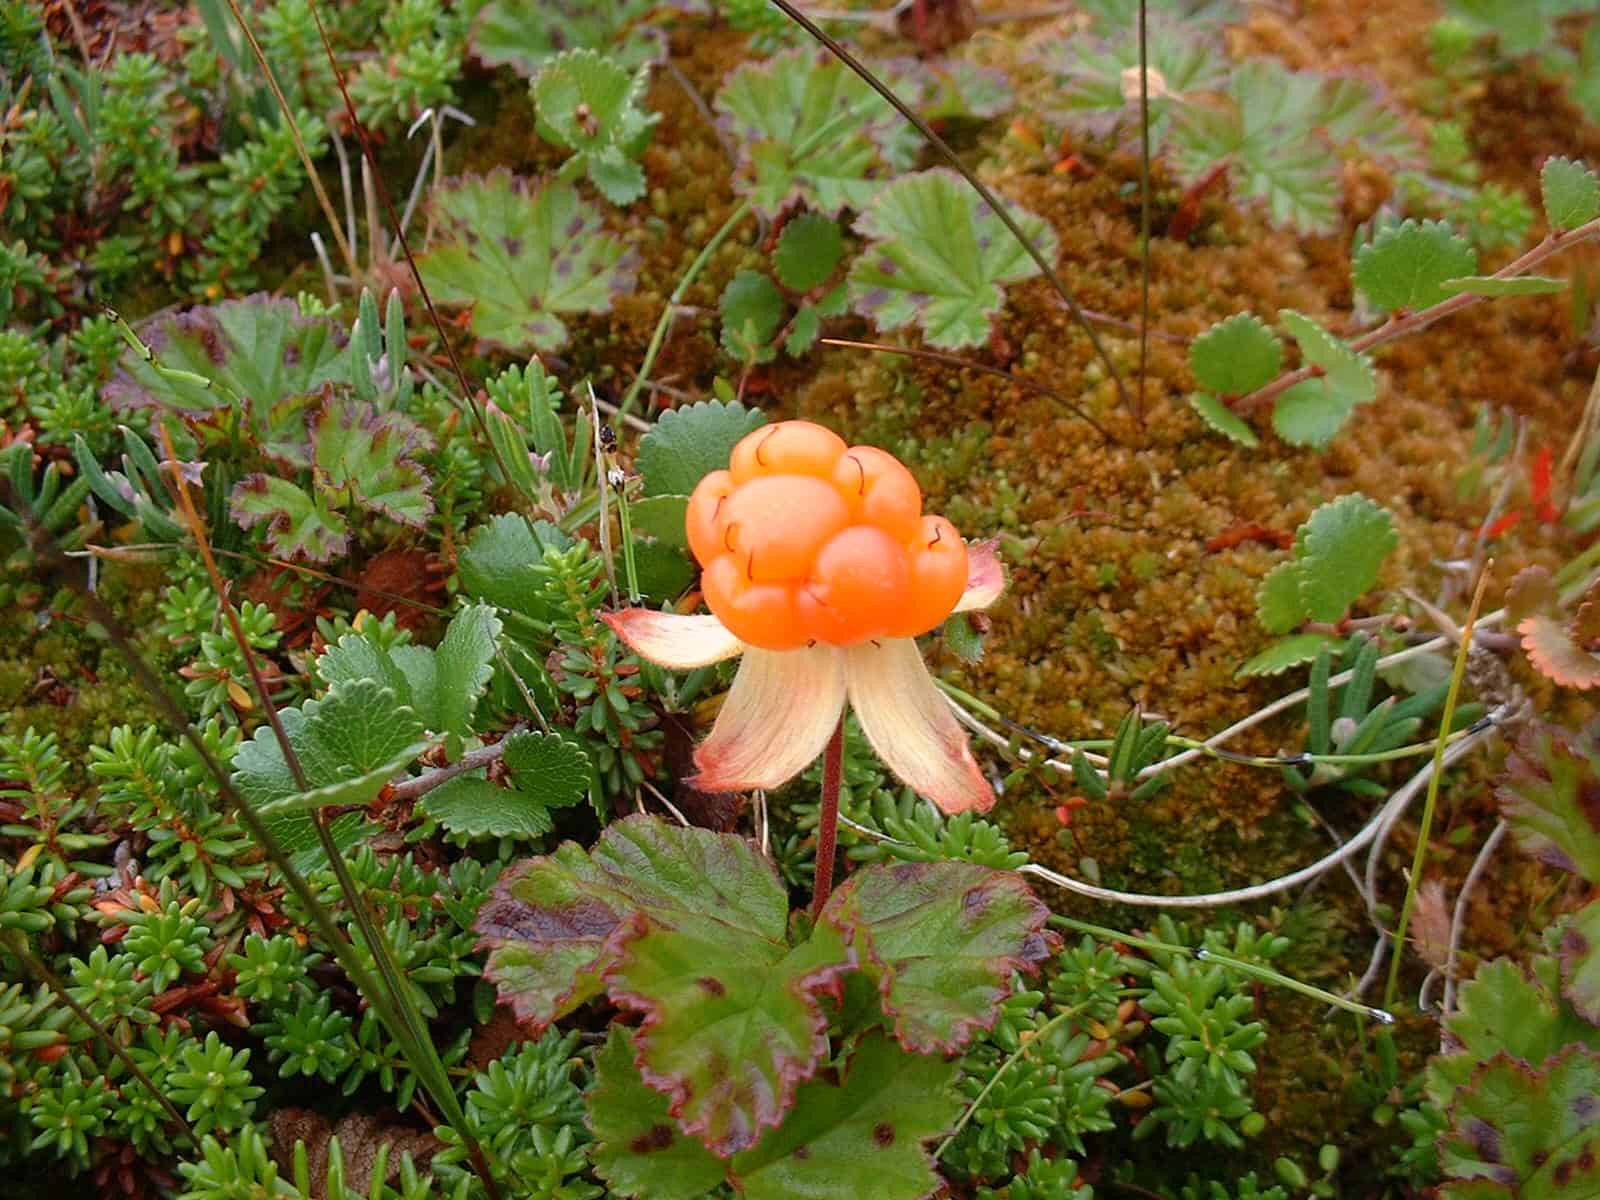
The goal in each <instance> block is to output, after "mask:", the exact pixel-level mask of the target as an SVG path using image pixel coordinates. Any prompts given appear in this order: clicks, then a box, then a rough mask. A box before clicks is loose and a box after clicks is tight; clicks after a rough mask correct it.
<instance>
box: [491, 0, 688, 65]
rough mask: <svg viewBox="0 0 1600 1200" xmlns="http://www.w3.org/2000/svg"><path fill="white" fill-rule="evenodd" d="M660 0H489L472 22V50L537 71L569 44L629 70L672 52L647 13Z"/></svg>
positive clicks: (495, 62)
mask: <svg viewBox="0 0 1600 1200" xmlns="http://www.w3.org/2000/svg"><path fill="white" fill-rule="evenodd" d="M659 7H660V4H659V3H658V0H606V3H604V4H596V3H594V0H489V2H488V3H487V4H485V5H483V7H481V8H480V9H478V15H477V17H476V19H475V20H474V21H473V23H472V29H471V31H470V34H469V39H470V41H471V44H472V52H473V53H474V54H476V55H477V56H478V59H479V61H481V62H483V63H484V64H485V65H487V66H491V67H501V66H508V67H511V68H512V69H513V70H514V71H516V72H517V73H518V74H519V75H532V74H533V73H534V72H535V71H537V70H538V69H539V68H540V67H541V66H543V65H544V64H545V63H546V62H548V61H549V60H550V59H551V58H554V57H555V56H556V55H557V54H559V53H561V51H563V50H570V49H575V48H578V47H587V48H589V49H593V50H600V51H603V52H604V53H605V55H606V57H607V58H608V59H610V60H611V61H612V62H614V63H616V64H617V65H618V66H621V67H623V68H624V69H627V70H632V69H633V68H635V67H641V66H644V65H645V64H646V63H655V62H660V61H661V59H662V58H664V57H665V56H666V46H665V42H664V40H663V39H662V38H661V36H660V35H659V34H658V33H657V32H656V31H654V30H652V29H649V28H647V27H646V25H645V22H644V20H643V18H644V17H645V16H647V15H648V14H649V13H650V12H651V11H652V10H654V9H656V8H659Z"/></svg>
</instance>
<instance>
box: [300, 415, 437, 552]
mask: <svg viewBox="0 0 1600 1200" xmlns="http://www.w3.org/2000/svg"><path fill="white" fill-rule="evenodd" d="M432 445H433V441H432V439H431V438H430V437H428V435H427V434H426V433H424V432H423V431H422V430H421V428H419V427H418V426H417V425H416V424H415V423H414V422H413V421H411V420H410V419H408V418H407V417H405V416H404V415H402V414H400V413H397V412H383V411H381V410H379V409H378V408H377V406H375V405H373V404H370V403H365V402H362V401H358V400H354V399H350V398H346V397H340V396H337V395H335V394H332V393H331V392H330V393H329V394H326V395H324V397H323V399H322V403H321V405H320V406H319V407H318V409H317V411H316V413H315V414H314V415H313V416H312V418H311V447H310V461H309V462H307V461H304V460H298V461H297V460H295V459H294V457H293V455H292V454H291V455H290V456H289V460H290V461H291V462H292V463H293V465H295V466H297V467H310V468H311V469H312V471H313V472H314V476H315V481H316V483H315V486H316V487H317V488H318V489H319V491H320V490H321V489H324V488H326V489H331V490H333V491H335V492H339V491H345V490H348V492H349V494H350V496H351V498H352V499H353V500H354V501H355V503H357V504H359V505H360V506H361V507H362V508H366V509H369V510H371V511H372V512H375V513H379V514H380V515H382V516H385V517H387V518H389V520H391V521H397V522H399V523H400V524H402V525H409V526H411V527H412V528H413V529H420V528H422V527H423V526H425V525H426V524H427V523H428V517H429V516H431V515H432V513H433V500H432V499H431V498H430V497H429V495H428V479H427V475H426V474H425V473H424V471H423V469H422V464H421V463H420V462H419V461H418V459H417V457H416V456H417V454H418V453H419V452H421V451H424V450H427V449H430V448H431V447H432ZM269 449H270V448H269Z"/></svg>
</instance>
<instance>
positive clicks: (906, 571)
mask: <svg viewBox="0 0 1600 1200" xmlns="http://www.w3.org/2000/svg"><path fill="white" fill-rule="evenodd" d="M910 582H911V563H910V556H909V555H908V554H907V553H906V549H905V547H904V546H903V545H901V544H900V543H899V542H897V541H896V540H895V539H894V538H892V537H890V536H889V535H888V534H887V533H885V532H884V531H883V530H882V529H878V528H876V527H874V526H871V525H852V526H850V527H849V528H848V529H845V530H842V531H841V532H839V533H838V534H836V535H835V536H834V537H833V538H831V539H830V540H829V542H828V544H827V545H825V546H823V547H822V549H821V551H820V552H819V553H818V554H817V561H816V565H815V566H814V567H813V568H812V571H811V577H810V578H809V579H808V580H807V581H806V582H805V583H804V584H802V585H801V587H800V589H799V592H798V593H797V594H796V596H795V612H796V614H797V616H798V617H799V619H800V624H801V625H802V626H804V627H805V629H806V631H807V632H808V633H809V634H810V635H811V637H813V638H815V639H816V640H817V641H819V642H828V643H830V644H832V645H835V646H853V645H855V644H856V643H858V642H864V641H867V640H868V639H869V638H874V637H879V636H882V635H883V634H885V633H886V632H887V630H888V629H889V627H890V625H891V623H893V622H894V621H895V619H896V612H897V610H898V609H900V608H901V607H902V606H903V605H904V603H905V600H906V594H907V591H908V589H909V587H910Z"/></svg>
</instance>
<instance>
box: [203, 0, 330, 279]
mask: <svg viewBox="0 0 1600 1200" xmlns="http://www.w3.org/2000/svg"><path fill="white" fill-rule="evenodd" d="M228 7H229V8H231V9H232V10H233V19H234V20H235V21H237V22H239V28H240V30H241V31H242V32H243V33H244V40H245V41H247V42H249V43H250V52H251V53H252V54H254V55H255V56H256V65H257V66H258V67H260V68H261V74H262V76H263V77H264V78H265V79H266V81H267V87H268V88H270V89H271V90H272V97H273V99H274V100H276V101H277V102H278V111H279V112H281V113H282V114H283V120H284V124H285V125H286V126H287V127H288V130H289V137H290V138H291V139H293V141H294V149H295V153H296V154H298V155H299V156H300V162H301V164H302V165H303V166H304V167H305V169H306V178H307V179H309V180H310V181H311V188H312V190H313V191H315V192H316V194H317V203H318V204H319V205H321V206H322V215H323V216H324V217H325V218H327V221H328V228H329V229H331V230H332V231H333V240H334V241H336V242H338V243H339V253H340V255H341V256H342V257H343V258H344V263H345V269H346V270H347V271H349V272H350V277H351V278H352V279H357V278H359V277H360V275H361V271H360V268H358V267H357V266H356V256H355V251H353V250H352V249H351V248H350V243H349V242H347V241H346V240H345V236H344V230H343V229H341V228H340V227H339V217H338V214H336V213H335V212H334V211H333V201H331V200H329V199H328V193H327V190H326V189H325V188H324V187H323V186H322V176H320V175H318V174H317V167H316V164H315V163H313V162H312V161H311V154H310V152H309V151H308V150H307V149H306V143H305V139H304V138H302V137H301V136H300V125H299V122H297V121H296V120H295V119H294V110H293V109H292V108H290V107H289V99H288V97H287V96H285V95H284V94H283V89H282V88H281V87H279V86H278V77H277V76H276V75H275V74H273V72H272V64H271V63H269V62H268V61H267V55H266V52H265V51H263V50H262V49H261V43H260V42H258V41H256V35H255V31H254V30H252V29H251V28H250V22H249V21H247V20H245V16H244V9H242V8H240V7H239V0H228Z"/></svg>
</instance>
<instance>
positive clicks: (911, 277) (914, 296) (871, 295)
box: [850, 168, 1057, 349]
mask: <svg viewBox="0 0 1600 1200" xmlns="http://www.w3.org/2000/svg"><path fill="white" fill-rule="evenodd" d="M1013 216H1014V217H1015V218H1016V220H1017V222H1018V224H1019V225H1020V226H1021V227H1022V229H1023V230H1024V232H1026V233H1027V234H1028V236H1029V237H1030V238H1032V239H1033V241H1034V243H1035V244H1036V245H1038V246H1039V247H1040V249H1041V250H1042V251H1043V253H1044V255H1045V257H1046V258H1047V259H1054V258H1055V256H1056V250H1057V243H1056V237H1055V234H1054V232H1052V231H1051V229H1050V227H1049V226H1048V225H1046V224H1045V222H1044V221H1042V220H1041V219H1040V218H1038V217H1036V216H1034V215H1033V214H1031V213H1028V212H1024V211H1022V210H1020V209H1016V208H1013ZM856 230H857V232H859V233H861V234H862V235H863V236H865V237H868V238H871V239H872V245H871V246H869V247H868V248H867V249H866V250H864V251H863V252H862V253H861V255H860V257H858V258H857V259H856V261H855V264H854V265H853V266H852V267H851V268H850V296H851V302H852V305H853V307H854V308H855V311H856V312H858V313H860V314H862V315H863V316H866V317H871V318H872V320H873V321H874V322H875V323H876V324H877V326H878V328H880V329H899V328H902V327H903V326H906V325H910V324H913V323H915V324H916V325H918V326H919V327H920V328H921V329H922V332H923V336H924V338H926V340H927V342H928V344H929V345H930V346H939V347H942V348H945V349H958V348H960V347H963V346H976V345H981V344H982V343H983V342H984V341H986V340H987V339H988V337H989V332H990V318H992V317H993V316H994V315H995V314H996V313H998V312H999V311H1000V308H1001V306H1002V305H1003V304H1004V302H1005V296H1004V293H1003V292H1002V291H1001V289H1000V285H1001V284H1003V283H1015V282H1017V281H1018V280H1022V279H1028V278H1031V277H1032V276H1034V275H1037V274H1039V268H1038V265H1037V264H1036V263H1035V262H1034V261H1033V259H1032V258H1030V257H1029V256H1028V252H1027V251H1026V250H1025V249H1024V248H1023V247H1022V244H1021V243H1020V242H1018V241H1017V239H1016V238H1014V237H1013V236H1012V235H1011V232H1010V230H1008V229H1007V228H1006V227H1005V226H1004V225H1003V224H1001V222H1000V218H999V217H997V216H995V214H994V212H993V211H992V210H991V209H990V208H989V207H988V205H986V204H984V202H983V201H982V200H981V199H980V198H978V197H977V196H975V195H973V194H972V192H971V191H970V190H969V189H968V188H967V187H966V184H965V183H964V182H963V181H962V179H961V177H960V176H959V175H957V174H956V173H955V172H954V171H949V170H945V169H943V168H939V169H936V170H932V171H923V172H920V173H918V174H915V175H907V176H904V177H902V178H900V179H898V180H896V181H895V182H894V183H892V184H890V185H889V186H888V187H886V188H884V189H883V190H882V191H881V192H879V194H878V196H877V198H876V199H875V200H874V201H873V203H872V206H871V208H869V209H868V210H867V211H866V212H864V213H863V214H862V215H861V217H860V219H859V220H858V221H857V222H856Z"/></svg>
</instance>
